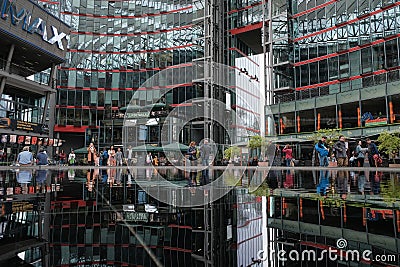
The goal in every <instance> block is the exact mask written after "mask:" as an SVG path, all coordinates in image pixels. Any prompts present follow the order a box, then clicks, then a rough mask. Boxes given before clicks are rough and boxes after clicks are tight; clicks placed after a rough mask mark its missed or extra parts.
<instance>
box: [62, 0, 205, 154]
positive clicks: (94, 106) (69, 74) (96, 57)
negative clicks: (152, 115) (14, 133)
mask: <svg viewBox="0 0 400 267" xmlns="http://www.w3.org/2000/svg"><path fill="white" fill-rule="evenodd" d="M60 7H61V12H60V13H61V17H62V19H63V20H65V21H68V22H69V23H70V24H71V27H72V32H71V37H70V44H69V50H68V55H67V61H66V63H65V64H64V65H63V66H61V67H60V68H59V72H58V78H59V82H58V99H57V107H56V109H57V121H56V127H55V131H56V132H58V133H60V137H61V138H64V139H66V140H71V142H72V141H73V142H74V143H75V144H74V145H75V147H76V146H79V145H81V146H83V145H84V143H85V141H86V140H84V138H83V137H84V136H85V137H86V138H87V139H88V140H94V141H95V142H96V141H97V136H96V137H95V138H94V137H93V136H91V134H88V131H89V130H88V129H91V130H90V131H89V132H91V133H95V132H96V133H97V130H96V129H97V128H98V127H101V131H100V134H101V136H100V137H99V138H100V140H99V142H100V143H101V144H103V145H110V144H120V143H121V142H122V119H121V118H123V112H122V111H121V110H120V109H121V108H123V107H126V106H127V104H128V103H129V101H130V100H131V98H132V96H133V95H134V93H135V92H136V91H137V90H143V88H140V86H141V85H142V84H143V82H145V81H146V80H147V79H149V78H150V77H152V76H153V75H154V74H155V73H157V72H159V71H160V70H163V69H166V68H169V67H171V66H177V65H179V64H182V63H186V62H191V61H192V60H193V59H195V58H197V57H200V56H202V48H201V47H199V46H197V47H194V39H195V37H196V35H197V34H198V33H199V32H198V31H196V30H195V29H194V25H193V22H192V19H193V13H195V10H196V7H194V6H193V4H192V1H179V2H177V1H115V2H112V1H61V5H60ZM170 86H173V84H170ZM178 89H179V90H178ZM153 93H154V90H149V91H145V90H144V91H143V93H142V94H139V98H138V99H137V100H136V101H137V103H136V104H137V105H141V106H146V105H148V104H152V103H153V102H152V100H153ZM161 93H162V92H161ZM193 95H196V92H195V89H194V87H193V86H192V84H187V85H185V86H184V87H182V86H181V87H180V88H176V91H175V92H174V93H173V95H172V96H171V97H170V98H169V99H168V101H169V103H168V104H179V103H180V102H183V101H185V100H187V99H190V98H192V97H193ZM109 130H111V131H109ZM71 132H72V133H74V134H72V135H71V134H68V133H71ZM76 135H78V136H79V135H80V136H81V138H78V139H79V141H78V142H80V144H76V142H77V139H75V140H73V139H74V137H75V136H76ZM95 139H96V140H95Z"/></svg>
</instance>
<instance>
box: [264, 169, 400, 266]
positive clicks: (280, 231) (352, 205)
mask: <svg viewBox="0 0 400 267" xmlns="http://www.w3.org/2000/svg"><path fill="white" fill-rule="evenodd" d="M307 174H309V175H308V176H309V177H310V178H311V177H312V173H311V172H305V173H303V175H302V176H303V178H302V179H303V180H305V179H306V177H307ZM339 176H340V175H339V174H338V175H337V176H333V177H332V175H331V177H330V184H328V185H327V183H326V182H325V179H326V177H325V175H323V177H322V179H323V180H324V181H321V180H318V179H320V178H321V177H317V178H318V179H317V181H320V182H319V183H318V182H317V184H316V186H317V190H320V191H319V192H318V194H315V191H310V190H306V189H304V187H302V190H297V191H288V190H283V189H277V190H275V191H274V194H273V195H271V196H270V197H269V198H268V207H267V209H268V227H269V229H270V231H269V249H270V250H272V249H273V250H274V251H275V252H276V253H277V252H278V251H279V250H284V251H285V252H286V253H287V254H286V255H289V253H290V251H292V250H296V251H298V252H299V253H300V255H301V253H302V252H303V251H307V250H313V251H315V253H316V255H317V257H320V256H321V255H322V254H321V253H322V251H323V250H328V249H336V250H337V249H338V248H337V244H336V242H337V240H338V239H339V238H344V239H345V240H346V241H347V244H348V245H347V247H346V248H344V249H343V251H347V250H357V251H359V253H360V255H362V254H361V253H362V252H363V251H365V250H370V251H372V256H371V258H372V257H373V256H375V255H386V257H389V256H390V255H395V260H394V261H393V260H388V261H387V262H385V261H380V262H376V264H387V265H385V266H398V265H399V261H398V260H399V253H400V251H399V249H398V242H399V240H398V235H399V232H400V223H399V222H400V217H399V215H400V211H399V207H398V205H397V202H396V201H397V200H396V199H392V200H390V201H388V199H387V198H385V195H384V194H382V193H381V191H380V190H373V189H372V188H371V187H368V188H365V191H364V190H359V186H358V185H357V183H359V182H361V183H364V184H365V176H362V177H361V178H360V177H359V176H357V175H355V176H354V177H353V176H352V175H351V174H350V173H346V172H344V177H348V179H349V180H347V181H346V184H345V186H342V188H344V187H346V189H344V190H342V191H340V190H337V188H336V187H337V182H336V181H335V179H338V177H339ZM370 177H371V184H372V183H376V181H374V180H376V179H375V177H374V175H371V176H370ZM328 179H329V178H328ZM359 179H362V180H363V181H359ZM380 179H381V180H380V183H381V184H382V186H383V189H382V190H386V191H387V189H385V188H386V187H387V186H389V187H390V184H392V183H396V184H397V182H396V181H393V180H390V178H389V176H387V177H386V176H384V177H381V178H380ZM367 180H369V178H368V175H367ZM304 182H306V181H304ZM328 183H329V182H328ZM377 186H378V185H377ZM379 186H380V185H379ZM321 188H325V190H326V191H325V192H323V191H321ZM386 193H387V192H386ZM343 194H346V197H345V198H344V197H343ZM338 253H340V252H338ZM338 253H336V254H335V255H337V256H338V255H340V254H338ZM293 255H294V254H293ZM322 258H323V260H321V261H319V262H313V261H308V262H307V261H303V262H302V264H303V265H302V266H330V265H332V264H338V266H348V264H349V263H347V262H345V261H334V260H330V258H329V257H328V254H326V255H325V257H323V256H322ZM338 258H339V257H338ZM350 261H351V260H350ZM266 264H267V265H266V266H299V264H300V263H299V261H291V260H290V259H289V260H288V261H286V262H283V261H280V260H279V259H278V256H277V255H276V254H275V255H273V256H272V257H271V258H269V261H266ZM350 264H351V266H364V265H369V264H371V262H368V261H365V260H360V261H357V260H353V261H351V263H350ZM363 264H364V265H363ZM335 266H336V265H335Z"/></svg>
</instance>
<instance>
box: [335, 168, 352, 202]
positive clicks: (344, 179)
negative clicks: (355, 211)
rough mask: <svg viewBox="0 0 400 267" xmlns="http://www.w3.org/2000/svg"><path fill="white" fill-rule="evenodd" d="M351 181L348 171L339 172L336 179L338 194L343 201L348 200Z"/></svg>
mask: <svg viewBox="0 0 400 267" xmlns="http://www.w3.org/2000/svg"><path fill="white" fill-rule="evenodd" d="M349 189H350V186H349V179H348V172H347V171H338V173H337V178H336V192H337V193H338V194H339V195H340V197H341V198H342V199H346V198H347V194H348V193H349Z"/></svg>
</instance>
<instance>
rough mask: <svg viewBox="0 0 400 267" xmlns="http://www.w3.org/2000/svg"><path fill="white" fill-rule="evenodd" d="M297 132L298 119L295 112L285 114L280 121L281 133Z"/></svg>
mask: <svg viewBox="0 0 400 267" xmlns="http://www.w3.org/2000/svg"><path fill="white" fill-rule="evenodd" d="M295 132H296V117H295V113H294V112H290V113H283V114H281V118H280V120H279V133H280V134H288V133H295Z"/></svg>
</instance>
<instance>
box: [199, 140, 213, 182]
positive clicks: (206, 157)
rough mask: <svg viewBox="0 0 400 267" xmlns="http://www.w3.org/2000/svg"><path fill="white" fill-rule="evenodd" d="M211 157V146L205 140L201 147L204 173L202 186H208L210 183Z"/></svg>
mask: <svg viewBox="0 0 400 267" xmlns="http://www.w3.org/2000/svg"><path fill="white" fill-rule="evenodd" d="M210 155H211V146H210V145H209V144H208V140H207V139H205V140H204V142H203V144H202V145H201V146H200V157H201V165H203V168H204V169H203V171H202V175H201V178H202V181H201V184H202V185H206V184H208V183H209V182H210V177H209V170H208V166H209V165H210Z"/></svg>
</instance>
